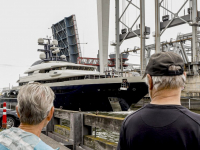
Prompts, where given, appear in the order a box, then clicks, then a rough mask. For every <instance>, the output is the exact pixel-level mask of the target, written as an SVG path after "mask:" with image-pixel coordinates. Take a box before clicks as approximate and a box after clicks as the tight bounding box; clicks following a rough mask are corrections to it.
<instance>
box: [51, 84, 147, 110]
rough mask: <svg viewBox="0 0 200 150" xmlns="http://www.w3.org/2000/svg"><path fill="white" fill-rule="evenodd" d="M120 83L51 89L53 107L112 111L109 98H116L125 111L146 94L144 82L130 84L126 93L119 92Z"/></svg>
mask: <svg viewBox="0 0 200 150" xmlns="http://www.w3.org/2000/svg"><path fill="white" fill-rule="evenodd" d="M120 87H121V83H108V84H87V85H72V86H58V87H51V88H52V90H53V91H54V93H55V95H56V98H55V101H54V106H55V107H56V108H60V107H62V108H63V109H67V110H75V111H78V110H80V109H81V111H97V110H98V111H113V109H112V107H111V104H110V102H109V98H110V97H115V98H118V99H119V101H120V105H121V109H122V110H124V111H126V110H128V108H129V107H130V106H131V105H132V104H133V103H137V102H138V101H139V100H140V99H141V98H142V97H144V96H145V95H146V94H147V93H148V88H147V85H146V83H144V82H134V83H130V86H129V88H128V90H127V91H120V90H119V89H120Z"/></svg>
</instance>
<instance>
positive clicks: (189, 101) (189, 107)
mask: <svg viewBox="0 0 200 150" xmlns="http://www.w3.org/2000/svg"><path fill="white" fill-rule="evenodd" d="M189 109H190V99H189Z"/></svg>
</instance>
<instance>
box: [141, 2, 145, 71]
mask: <svg viewBox="0 0 200 150" xmlns="http://www.w3.org/2000/svg"><path fill="white" fill-rule="evenodd" d="M145 67H146V60H145V0H140V74H141V75H143V71H144V69H145Z"/></svg>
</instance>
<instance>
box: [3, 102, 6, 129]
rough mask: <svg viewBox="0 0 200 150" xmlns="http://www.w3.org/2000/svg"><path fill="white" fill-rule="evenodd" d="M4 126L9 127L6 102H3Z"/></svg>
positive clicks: (4, 127)
mask: <svg viewBox="0 0 200 150" xmlns="http://www.w3.org/2000/svg"><path fill="white" fill-rule="evenodd" d="M2 128H3V129H6V128H7V116H6V102H4V103H3V117H2Z"/></svg>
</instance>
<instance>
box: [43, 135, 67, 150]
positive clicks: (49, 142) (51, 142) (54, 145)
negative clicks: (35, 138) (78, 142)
mask: <svg viewBox="0 0 200 150" xmlns="http://www.w3.org/2000/svg"><path fill="white" fill-rule="evenodd" d="M40 138H41V140H42V141H43V142H45V143H46V144H47V145H49V146H51V147H52V148H54V149H56V148H58V147H60V149H59V150H70V149H68V148H67V147H65V146H64V145H62V144H61V143H59V142H56V141H55V140H53V139H52V138H50V137H48V136H46V135H44V134H42V133H41V135H40Z"/></svg>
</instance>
